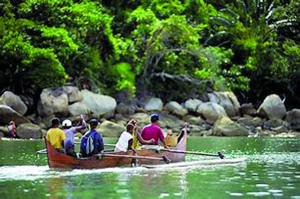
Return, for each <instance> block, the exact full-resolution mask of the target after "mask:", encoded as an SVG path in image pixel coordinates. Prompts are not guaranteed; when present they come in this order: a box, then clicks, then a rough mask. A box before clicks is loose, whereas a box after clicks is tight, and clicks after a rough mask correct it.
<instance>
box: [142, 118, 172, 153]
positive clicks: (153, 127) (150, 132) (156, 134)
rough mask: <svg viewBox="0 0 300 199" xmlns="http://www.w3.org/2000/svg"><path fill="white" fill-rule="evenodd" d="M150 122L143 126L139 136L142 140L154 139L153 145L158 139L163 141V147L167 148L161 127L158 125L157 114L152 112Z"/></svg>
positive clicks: (156, 143)
mask: <svg viewBox="0 0 300 199" xmlns="http://www.w3.org/2000/svg"><path fill="white" fill-rule="evenodd" d="M150 120H151V124H148V125H146V126H144V127H143V129H142V132H141V136H142V138H143V139H144V140H150V139H152V138H153V139H154V140H155V142H154V143H152V144H153V145H158V139H159V140H160V141H161V142H162V143H163V145H164V147H165V148H169V147H168V146H167V144H166V142H165V137H164V133H163V131H162V129H161V128H160V126H158V120H159V116H158V115H157V114H152V115H151V117H150Z"/></svg>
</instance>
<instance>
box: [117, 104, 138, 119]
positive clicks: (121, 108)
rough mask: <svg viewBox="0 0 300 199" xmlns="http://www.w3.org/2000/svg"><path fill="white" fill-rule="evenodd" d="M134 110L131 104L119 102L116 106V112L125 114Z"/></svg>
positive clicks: (129, 113) (132, 112)
mask: <svg viewBox="0 0 300 199" xmlns="http://www.w3.org/2000/svg"><path fill="white" fill-rule="evenodd" d="M134 111H135V110H134V108H133V107H132V106H129V105H127V104H124V103H123V102H121V103H119V104H118V105H117V107H116V112H117V113H120V114H121V115H125V116H127V115H132V114H134Z"/></svg>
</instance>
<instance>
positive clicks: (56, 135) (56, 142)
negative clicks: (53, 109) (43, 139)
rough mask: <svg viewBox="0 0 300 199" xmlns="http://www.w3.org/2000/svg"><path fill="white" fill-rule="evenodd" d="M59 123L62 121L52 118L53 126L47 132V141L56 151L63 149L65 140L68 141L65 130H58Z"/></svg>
mask: <svg viewBox="0 0 300 199" xmlns="http://www.w3.org/2000/svg"><path fill="white" fill-rule="evenodd" d="M59 122H60V121H59V119H58V118H57V117H54V118H52V120H51V125H52V126H51V128H50V129H49V130H48V132H47V141H49V142H50V143H51V145H52V146H53V147H54V148H56V149H62V147H63V146H64V140H65V139H66V135H65V133H64V132H63V130H61V129H59V128H58V126H59Z"/></svg>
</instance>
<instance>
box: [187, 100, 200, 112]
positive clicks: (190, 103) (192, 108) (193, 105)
mask: <svg viewBox="0 0 300 199" xmlns="http://www.w3.org/2000/svg"><path fill="white" fill-rule="evenodd" d="M202 103H203V102H202V101H201V100H199V99H188V100H187V101H185V103H184V107H185V108H186V109H187V110H188V111H189V112H192V113H195V112H196V111H197V109H198V106H200V104H202Z"/></svg>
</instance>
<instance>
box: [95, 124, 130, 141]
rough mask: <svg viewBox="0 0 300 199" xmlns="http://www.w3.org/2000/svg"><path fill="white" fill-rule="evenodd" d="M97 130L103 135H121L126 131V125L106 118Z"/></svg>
mask: <svg viewBox="0 0 300 199" xmlns="http://www.w3.org/2000/svg"><path fill="white" fill-rule="evenodd" d="M97 131H98V132H100V133H101V134H102V136H103V137H119V136H120V135H121V133H122V132H123V131H125V126H122V125H120V124H117V123H114V122H111V121H108V120H106V121H104V122H102V123H101V124H100V125H99V127H98V129H97Z"/></svg>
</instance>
